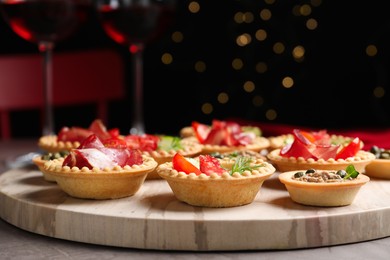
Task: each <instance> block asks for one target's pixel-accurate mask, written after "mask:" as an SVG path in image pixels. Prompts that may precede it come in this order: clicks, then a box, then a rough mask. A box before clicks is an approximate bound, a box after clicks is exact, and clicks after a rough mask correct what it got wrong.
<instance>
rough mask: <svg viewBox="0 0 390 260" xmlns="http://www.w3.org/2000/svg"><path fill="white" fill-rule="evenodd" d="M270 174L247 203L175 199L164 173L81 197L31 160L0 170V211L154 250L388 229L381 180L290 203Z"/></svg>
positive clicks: (77, 234) (330, 240)
mask: <svg viewBox="0 0 390 260" xmlns="http://www.w3.org/2000/svg"><path fill="white" fill-rule="evenodd" d="M277 174H278V173H275V174H274V175H273V176H272V177H271V178H270V179H268V180H266V181H265V182H264V184H263V186H262V188H261V190H260V191H259V193H258V195H257V197H256V199H255V201H254V202H253V203H251V204H249V205H245V206H240V207H233V208H203V207H193V206H190V205H187V204H185V203H182V202H179V201H178V200H177V199H176V198H175V197H174V195H173V193H172V191H171V190H170V187H169V185H168V184H167V183H166V182H165V181H164V180H149V181H146V182H145V183H144V185H143V186H142V187H141V189H140V190H139V191H138V192H137V193H136V194H135V195H134V196H132V197H128V198H123V199H116V200H101V201H100V200H83V199H76V198H72V197H69V196H68V195H66V194H65V193H64V192H62V191H61V190H60V188H59V187H58V186H57V185H56V184H54V183H49V182H47V181H45V180H44V179H43V177H42V173H41V172H39V171H38V170H36V169H35V168H34V167H31V168H20V169H12V170H9V171H7V172H5V173H2V174H1V175H0V205H1V207H0V217H1V218H2V219H3V220H5V221H6V222H8V223H11V224H12V225H15V226H17V227H19V228H21V229H24V230H27V231H31V232H33V233H37V234H41V235H45V236H48V237H55V238H61V239H66V240H71V241H77V242H86V243H90V244H98V245H108V246H118V247H125V248H139V249H158V250H193V251H219V250H223V251H236V250H259V249H260V250H280V249H283V250H284V249H299V248H314V247H321V246H330V245H339V244H345V243H353V242H360V241H367V240H371V239H376V238H382V237H386V236H389V235H390V225H389V224H390V193H389V192H388V191H389V190H390V182H389V181H388V180H387V181H386V180H379V179H372V180H371V181H370V182H369V183H368V184H366V185H364V186H363V187H362V188H361V190H360V191H359V193H358V194H357V196H356V198H355V201H354V202H353V203H352V204H351V205H349V206H343V207H329V208H327V207H309V206H303V205H299V204H296V203H294V202H293V201H292V200H291V199H290V198H289V195H288V192H287V191H286V189H285V187H284V186H283V184H281V183H280V182H279V180H278V179H277ZM26 216H27V217H26Z"/></svg>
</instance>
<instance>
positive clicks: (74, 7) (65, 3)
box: [0, 0, 93, 135]
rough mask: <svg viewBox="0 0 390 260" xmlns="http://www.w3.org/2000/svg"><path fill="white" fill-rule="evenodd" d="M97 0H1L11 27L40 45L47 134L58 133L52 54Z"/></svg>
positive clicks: (25, 38)
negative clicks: (53, 97) (53, 98)
mask: <svg viewBox="0 0 390 260" xmlns="http://www.w3.org/2000/svg"><path fill="white" fill-rule="evenodd" d="M92 1H93V0H0V9H1V14H2V16H3V18H4V19H5V21H6V22H7V24H8V25H9V26H10V28H11V29H12V30H13V31H14V32H15V33H16V34H17V35H18V36H20V37H21V38H23V39H24V40H26V41H29V42H32V43H34V44H37V46H38V50H39V52H40V53H41V54H42V56H43V83H44V86H43V90H44V91H43V93H44V102H45V104H44V120H43V127H42V128H43V131H42V132H43V135H52V134H54V133H55V129H54V128H55V127H54V117H53V108H52V106H53V104H52V103H53V102H52V91H53V90H52V88H53V86H52V52H53V48H54V46H55V44H56V43H57V42H59V41H62V40H64V39H65V38H68V37H69V36H70V35H71V34H73V33H74V32H75V31H76V30H77V29H78V28H79V27H80V26H81V25H82V24H83V23H84V22H85V21H86V20H87V19H88V15H89V13H90V10H91V7H92Z"/></svg>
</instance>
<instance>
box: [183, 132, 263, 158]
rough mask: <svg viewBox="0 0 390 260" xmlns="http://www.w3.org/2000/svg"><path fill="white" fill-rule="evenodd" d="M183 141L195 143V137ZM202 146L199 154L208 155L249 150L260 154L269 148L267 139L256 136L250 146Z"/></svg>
mask: <svg viewBox="0 0 390 260" xmlns="http://www.w3.org/2000/svg"><path fill="white" fill-rule="evenodd" d="M185 140H191V141H196V142H198V141H197V139H196V138H195V137H187V138H185ZM200 145H201V146H202V152H201V154H210V153H229V152H234V151H238V150H250V151H254V152H260V151H261V150H263V149H266V148H268V147H269V140H268V138H265V137H262V136H258V137H256V138H255V139H254V140H253V142H252V143H251V144H248V145H240V146H227V145H211V144H200Z"/></svg>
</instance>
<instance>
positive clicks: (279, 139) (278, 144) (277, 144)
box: [268, 134, 294, 151]
mask: <svg viewBox="0 0 390 260" xmlns="http://www.w3.org/2000/svg"><path fill="white" fill-rule="evenodd" d="M268 140H269V147H268V149H269V150H270V151H272V150H275V149H280V148H282V147H283V146H285V145H286V144H288V143H290V142H292V141H293V140H294V135H292V134H285V135H278V136H270V137H268Z"/></svg>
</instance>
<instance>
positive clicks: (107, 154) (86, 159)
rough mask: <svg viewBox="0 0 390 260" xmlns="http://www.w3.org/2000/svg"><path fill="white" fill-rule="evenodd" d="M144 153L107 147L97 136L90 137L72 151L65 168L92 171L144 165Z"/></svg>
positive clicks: (65, 162)
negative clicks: (93, 169) (85, 168)
mask: <svg viewBox="0 0 390 260" xmlns="http://www.w3.org/2000/svg"><path fill="white" fill-rule="evenodd" d="M142 163H143V158H142V152H141V151H140V150H138V149H130V148H113V147H105V146H104V145H103V143H102V141H101V140H100V139H99V138H98V137H97V135H95V134H92V135H90V136H88V137H87V138H86V139H85V140H84V141H83V142H82V143H81V145H80V146H79V148H77V149H73V150H71V151H70V153H69V155H68V156H67V157H66V158H65V160H64V162H63V166H69V167H74V166H77V167H79V168H82V167H88V168H89V169H92V168H93V167H97V168H99V169H104V168H110V169H111V168H113V167H115V166H121V167H124V166H126V165H129V166H131V165H134V164H142Z"/></svg>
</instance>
